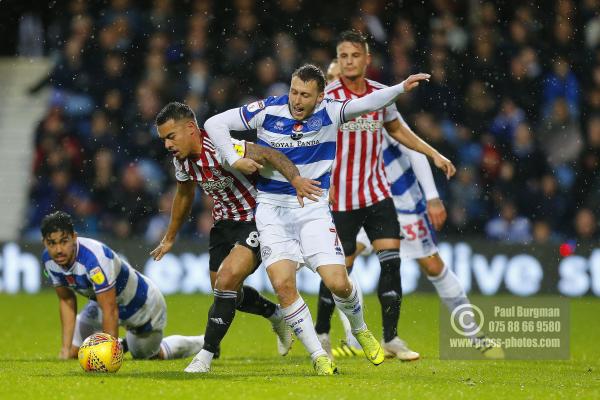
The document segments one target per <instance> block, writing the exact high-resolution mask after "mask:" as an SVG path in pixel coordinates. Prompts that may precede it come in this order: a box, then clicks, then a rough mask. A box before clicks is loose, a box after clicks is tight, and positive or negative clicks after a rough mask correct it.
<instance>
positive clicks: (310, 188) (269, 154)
mask: <svg viewBox="0 0 600 400" xmlns="http://www.w3.org/2000/svg"><path fill="white" fill-rule="evenodd" d="M244 158H249V159H251V160H254V161H256V162H257V163H259V164H261V165H262V164H265V163H269V164H271V165H272V166H273V168H275V169H276V170H277V171H279V172H280V173H281V175H283V176H284V177H285V179H287V180H288V181H289V182H290V183H291V184H292V186H293V187H294V188H295V189H296V194H297V197H298V203H300V206H302V207H304V197H306V198H307V199H309V200H312V201H318V200H319V199H318V198H317V197H315V196H321V195H322V194H323V190H322V189H321V188H319V187H318V185H320V184H321V182H319V181H315V180H312V179H308V178H303V177H302V176H300V171H298V167H296V165H294V163H293V162H291V161H290V159H289V158H287V157H286V156H285V154H283V153H282V152H280V151H277V150H275V149H272V148H270V147H265V146H260V145H257V144H254V143H246V153H245V154H244Z"/></svg>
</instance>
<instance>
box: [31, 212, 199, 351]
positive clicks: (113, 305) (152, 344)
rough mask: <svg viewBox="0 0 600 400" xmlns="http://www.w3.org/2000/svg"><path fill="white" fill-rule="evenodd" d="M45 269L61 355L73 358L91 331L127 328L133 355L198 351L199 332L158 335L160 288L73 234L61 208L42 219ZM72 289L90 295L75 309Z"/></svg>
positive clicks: (162, 309) (162, 310) (162, 308)
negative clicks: (58, 321) (57, 319)
mask: <svg viewBox="0 0 600 400" xmlns="http://www.w3.org/2000/svg"><path fill="white" fill-rule="evenodd" d="M41 230H42V239H43V243H44V246H45V248H46V249H45V250H44V252H43V254H42V261H43V263H44V268H45V271H46V273H47V275H48V279H49V281H50V283H51V284H52V286H54V287H55V290H56V293H57V295H58V298H59V302H60V308H59V309H60V314H61V315H60V316H61V324H62V331H63V334H62V338H63V347H62V349H61V353H60V356H61V358H75V357H77V351H78V349H79V347H80V346H81V344H82V343H83V341H84V340H85V338H86V337H88V336H90V335H91V334H93V333H96V332H103V331H104V332H106V333H109V334H111V335H113V336H117V334H118V326H119V325H120V326H123V327H124V328H125V329H126V330H127V334H126V339H127V345H128V349H129V351H130V352H131V354H132V356H133V357H134V358H142V359H144V358H154V357H158V358H162V359H170V358H182V357H187V356H190V355H192V354H195V353H196V352H198V351H199V350H200V349H201V348H202V346H203V344H204V337H203V336H187V337H186V336H179V335H174V336H169V337H165V338H163V329H164V328H165V325H166V323H167V306H166V303H165V299H164V297H163V295H162V294H161V292H160V290H159V289H158V288H157V287H156V286H155V284H154V283H153V282H152V281H151V280H150V279H149V278H147V277H146V276H144V275H142V274H141V273H139V272H137V271H136V270H135V269H133V268H132V267H131V266H130V265H129V264H128V263H127V261H125V260H124V259H122V258H121V257H120V256H119V255H118V254H117V253H115V252H114V251H113V250H112V249H110V248H109V247H108V246H106V245H105V244H104V243H101V242H99V241H97V240H94V239H89V238H85V237H78V236H77V234H76V233H75V232H74V230H73V225H72V222H71V218H70V216H69V215H68V214H66V213H64V212H60V211H59V212H56V213H53V214H49V215H47V216H46V217H45V218H44V220H43V221H42V227H41ZM75 293H78V294H80V295H82V296H83V297H86V298H88V299H89V301H88V303H87V304H86V305H85V307H84V308H83V310H82V311H81V312H80V313H79V314H77V315H75V314H76V311H77V299H76V296H75Z"/></svg>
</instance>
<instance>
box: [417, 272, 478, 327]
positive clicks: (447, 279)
mask: <svg viewBox="0 0 600 400" xmlns="http://www.w3.org/2000/svg"><path fill="white" fill-rule="evenodd" d="M427 279H429V280H430V281H431V283H432V284H433V286H434V287H435V290H437V292H438V295H439V296H440V299H441V300H442V302H443V303H444V304H445V305H446V307H447V308H448V310H449V311H450V313H452V311H454V309H455V308H456V307H458V306H461V305H469V306H470V304H471V302H470V301H469V299H468V298H467V294H466V293H465V291H464V289H463V287H462V285H461V283H460V281H459V280H458V277H457V276H456V274H455V273H454V272H453V271H452V270H451V269H450V268H448V267H447V266H445V265H444V269H443V270H442V272H441V273H440V274H439V275H438V276H427ZM463 318H468V314H467V315H465V316H464V317H463ZM465 322H468V321H465Z"/></svg>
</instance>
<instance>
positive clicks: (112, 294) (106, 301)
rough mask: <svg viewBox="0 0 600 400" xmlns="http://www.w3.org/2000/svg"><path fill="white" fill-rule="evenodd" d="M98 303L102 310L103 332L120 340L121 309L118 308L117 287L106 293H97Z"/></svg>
mask: <svg viewBox="0 0 600 400" xmlns="http://www.w3.org/2000/svg"><path fill="white" fill-rule="evenodd" d="M96 301H97V302H98V305H99V306H100V309H101V310H102V331H103V332H104V333H108V334H109V335H111V336H112V337H114V338H118V337H119V308H118V307H117V289H116V287H114V286H113V287H112V288H110V289H108V290H107V291H105V292H101V293H96Z"/></svg>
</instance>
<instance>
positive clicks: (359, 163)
mask: <svg viewBox="0 0 600 400" xmlns="http://www.w3.org/2000/svg"><path fill="white" fill-rule="evenodd" d="M336 51H337V62H338V65H339V69H340V77H339V79H338V80H335V81H333V82H331V83H330V84H329V85H328V86H327V87H326V88H325V95H326V96H327V97H332V98H335V99H339V100H346V99H355V98H359V97H363V96H365V95H367V94H369V93H372V92H374V91H376V90H380V89H383V88H385V85H382V84H381V83H378V82H375V81H372V80H369V79H366V78H365V74H366V70H367V67H368V65H369V63H370V61H371V56H370V54H369V48H368V44H367V41H366V39H365V38H364V37H363V36H362V35H361V34H360V33H358V32H356V31H347V32H343V33H342V34H341V35H340V39H339V40H338V42H337V48H336ZM398 115H399V114H398V111H397V109H396V105H395V104H390V105H388V106H387V107H385V108H383V109H380V110H378V111H375V112H372V113H368V114H365V115H362V116H360V117H359V118H356V119H354V120H352V121H347V122H346V123H344V124H343V125H342V127H341V129H340V131H339V132H338V137H337V153H336V159H335V162H334V166H333V171H332V177H333V182H332V186H333V187H334V189H333V191H334V194H333V195H332V196H331V197H332V202H333V204H332V207H333V219H334V221H335V225H336V228H337V231H338V235H339V237H340V240H341V242H342V247H343V248H344V253H345V254H346V265H347V266H348V268H351V267H352V262H353V260H354V257H353V256H354V253H355V251H356V235H357V234H358V232H359V230H360V228H361V227H362V228H364V229H365V232H366V233H367V236H368V237H369V239H370V240H371V242H372V244H373V248H374V249H375V250H376V252H377V257H378V258H379V262H380V264H381V274H380V276H379V284H378V286H377V295H378V297H379V301H380V303H381V309H382V319H383V341H382V345H383V346H382V347H383V349H384V351H385V352H386V355H387V356H393V357H398V358H400V359H402V360H414V359H417V358H419V354H418V353H416V352H414V351H412V350H410V349H409V348H408V347H407V346H406V344H405V343H404V342H403V341H402V340H401V339H400V338H398V336H397V326H398V320H399V317H400V302H401V299H402V286H401V283H400V252H399V250H400V225H399V223H398V219H397V216H396V208H395V206H394V202H393V200H392V197H391V190H390V183H389V182H388V179H387V177H386V173H385V169H384V163H383V157H382V143H383V141H384V140H386V139H385V138H384V135H383V129H385V130H386V131H387V133H388V134H389V135H390V136H391V137H393V138H394V139H396V140H398V141H400V142H402V143H403V144H405V145H406V146H407V147H409V148H411V149H413V150H416V151H418V152H421V153H424V154H426V155H428V156H430V157H431V158H432V159H433V160H434V162H435V163H436V165H438V166H441V163H442V162H449V161H448V160H446V159H445V158H444V157H443V156H442V155H440V154H439V153H438V152H437V151H436V150H435V149H433V148H432V147H431V146H429V145H428V144H427V143H425V142H424V141H422V140H421V139H420V138H418V137H417V136H416V135H415V134H414V132H412V131H411V130H410V129H406V127H405V126H404V125H403V124H402V123H401V122H400V119H399V118H398ZM450 165H451V163H450ZM452 168H454V167H453V166H452ZM331 304H333V302H332V301H331V294H330V292H329V290H328V289H327V288H326V287H325V285H323V284H321V288H320V290H319V303H318V313H317V323H316V326H315V330H316V331H317V334H319V338H320V339H321V343H322V345H323V347H324V348H327V347H329V348H331V345H330V343H329V336H328V333H329V329H330V320H331V314H332V313H333V307H331ZM354 345H356V343H354Z"/></svg>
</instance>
